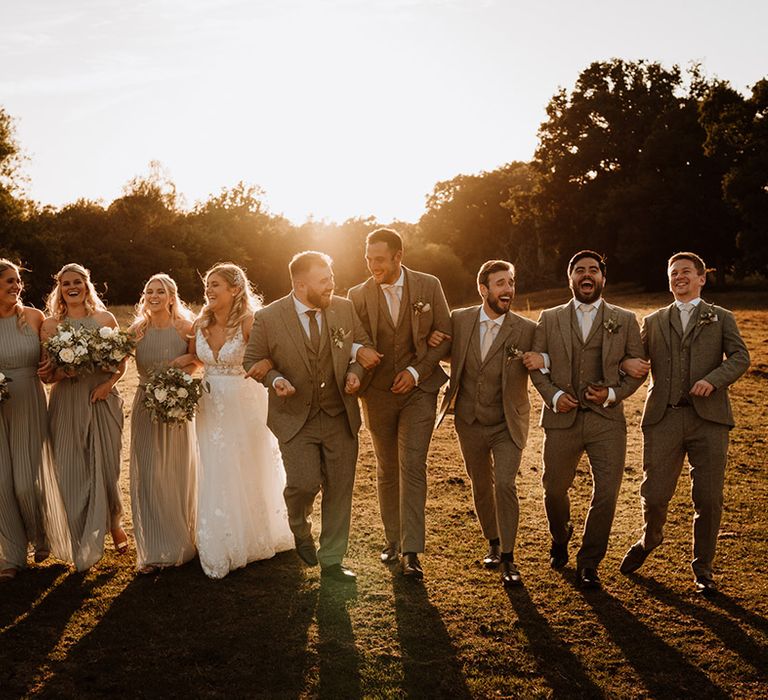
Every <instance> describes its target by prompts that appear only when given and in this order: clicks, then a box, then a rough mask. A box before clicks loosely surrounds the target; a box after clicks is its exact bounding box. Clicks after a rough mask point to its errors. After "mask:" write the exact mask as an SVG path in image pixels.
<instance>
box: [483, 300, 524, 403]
mask: <svg viewBox="0 0 768 700" xmlns="http://www.w3.org/2000/svg"><path fill="white" fill-rule="evenodd" d="M522 331H523V324H522V323H520V322H519V320H518V319H517V318H516V317H515V316H513V315H512V314H511V313H508V314H507V317H506V318H505V319H504V325H503V326H502V327H501V330H499V335H503V336H504V340H503V343H504V345H503V347H504V349H505V353H506V348H508V347H509V346H510V345H511V346H513V347H517V343H518V341H519V340H520V333H522ZM489 354H490V353H489ZM518 361H519V360H518ZM511 363H512V360H508V359H507V357H502V358H501V390H502V392H503V391H504V388H505V387H506V385H507V371H508V370H509V368H510V364H511Z"/></svg>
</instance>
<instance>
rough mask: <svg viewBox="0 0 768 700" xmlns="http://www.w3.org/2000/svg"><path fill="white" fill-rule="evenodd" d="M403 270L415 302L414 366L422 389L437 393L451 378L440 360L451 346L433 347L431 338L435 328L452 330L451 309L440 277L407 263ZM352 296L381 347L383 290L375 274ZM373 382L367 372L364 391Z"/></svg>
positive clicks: (411, 316)
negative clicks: (431, 346)
mask: <svg viewBox="0 0 768 700" xmlns="http://www.w3.org/2000/svg"><path fill="white" fill-rule="evenodd" d="M403 269H404V270H405V284H406V285H407V287H408V295H409V297H410V303H411V308H410V309H409V313H410V320H411V333H412V336H413V346H414V348H416V358H415V359H414V361H413V363H412V365H411V366H412V367H413V368H414V369H415V370H416V371H417V372H418V373H419V388H420V389H422V390H424V391H427V392H432V393H435V392H437V391H438V390H439V389H440V387H441V386H442V385H443V384H445V382H446V381H447V380H448V375H447V374H446V373H445V372H444V371H443V369H442V367H440V360H441V359H442V358H443V357H445V356H446V355H447V354H448V351H449V345H448V343H441V344H440V345H439V346H438V347H436V348H430V347H429V346H428V345H427V338H428V337H429V334H430V333H431V332H432V331H433V330H439V331H442V332H443V333H450V332H451V312H450V310H449V308H448V302H446V300H445V295H444V294H443V288H442V286H441V285H440V280H439V279H437V277H434V276H433V275H428V274H426V273H425V272H415V271H414V270H409V269H408V268H407V267H405V265H403ZM349 298H350V300H351V301H352V303H353V304H354V305H355V311H356V312H357V315H358V316H359V317H360V320H361V321H362V323H363V326H364V327H365V330H366V332H367V333H368V335H369V336H370V338H371V339H372V341H373V345H374V347H377V344H376V341H377V338H378V328H379V292H378V285H377V284H376V282H375V281H374V279H373V277H369V278H368V279H367V280H366V281H365V282H363V283H362V284H358V285H357V286H356V287H352V289H350V290H349ZM369 382H370V375H367V376H366V378H365V382H364V384H363V387H362V390H361V392H360V393H363V392H364V391H365V389H366V388H367V385H368V383H369Z"/></svg>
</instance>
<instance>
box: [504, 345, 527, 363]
mask: <svg viewBox="0 0 768 700" xmlns="http://www.w3.org/2000/svg"><path fill="white" fill-rule="evenodd" d="M504 352H505V353H506V355H507V362H512V360H522V359H523V355H525V353H524V352H523V351H522V350H521V349H520V348H516V347H515V346H514V345H507V346H506V347H505V348H504Z"/></svg>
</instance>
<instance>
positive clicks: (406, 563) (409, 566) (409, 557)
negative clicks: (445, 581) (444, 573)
mask: <svg viewBox="0 0 768 700" xmlns="http://www.w3.org/2000/svg"><path fill="white" fill-rule="evenodd" d="M401 561H402V567H403V576H406V577H408V578H411V579H413V580H414V581H421V580H422V579H423V578H424V570H423V569H422V568H421V563H420V562H419V557H418V556H417V555H416V553H415V552H406V553H405V554H403V558H402V560H401Z"/></svg>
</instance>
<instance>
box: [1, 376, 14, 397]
mask: <svg viewBox="0 0 768 700" xmlns="http://www.w3.org/2000/svg"><path fill="white" fill-rule="evenodd" d="M12 381H13V379H11V378H10V377H6V376H5V375H4V374H3V373H2V372H0V403H3V401H7V400H8V397H9V396H10V394H9V392H8V382H12Z"/></svg>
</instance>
